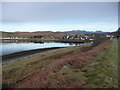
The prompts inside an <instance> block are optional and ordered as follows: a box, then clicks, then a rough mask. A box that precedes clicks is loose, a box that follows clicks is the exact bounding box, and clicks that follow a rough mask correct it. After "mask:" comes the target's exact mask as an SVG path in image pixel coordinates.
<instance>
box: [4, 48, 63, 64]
mask: <svg viewBox="0 0 120 90" xmlns="http://www.w3.org/2000/svg"><path fill="white" fill-rule="evenodd" d="M60 48H64V47H52V48H42V49H34V50H27V51H22V52H16V53H13V54H8V55H3V56H2V64H3V65H5V64H8V63H11V62H14V61H17V60H21V59H23V58H28V57H32V56H34V55H37V54H40V53H43V52H47V51H51V50H55V49H60Z"/></svg>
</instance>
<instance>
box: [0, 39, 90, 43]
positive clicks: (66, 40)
mask: <svg viewBox="0 0 120 90" xmlns="http://www.w3.org/2000/svg"><path fill="white" fill-rule="evenodd" d="M6 40H7V42H10V41H12V40H13V41H14V40H18V41H32V42H63V43H85V42H90V40H79V39H37V38H36V39H29V38H20V39H0V41H1V42H4V41H6Z"/></svg>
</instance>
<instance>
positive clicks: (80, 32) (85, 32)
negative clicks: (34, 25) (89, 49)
mask: <svg viewBox="0 0 120 90" xmlns="http://www.w3.org/2000/svg"><path fill="white" fill-rule="evenodd" d="M35 32H48V33H49V32H52V31H35ZM59 33H60V32H59ZM64 33H73V34H77V33H78V34H89V33H104V32H103V31H100V30H97V31H95V32H94V31H86V30H72V31H64Z"/></svg>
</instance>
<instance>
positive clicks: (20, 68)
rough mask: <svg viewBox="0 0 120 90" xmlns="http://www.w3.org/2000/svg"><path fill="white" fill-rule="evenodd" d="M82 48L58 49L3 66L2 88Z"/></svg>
mask: <svg viewBox="0 0 120 90" xmlns="http://www.w3.org/2000/svg"><path fill="white" fill-rule="evenodd" d="M82 47H83V46H78V47H68V48H63V49H58V50H55V51H51V52H45V53H42V54H40V55H36V56H33V57H30V58H25V59H23V60H20V61H15V62H13V63H10V64H7V65H4V66H3V87H4V86H5V87H7V86H11V85H13V84H15V83H17V82H18V81H20V80H22V79H24V78H25V77H28V76H29V75H32V74H33V73H35V72H40V71H41V69H43V68H46V67H47V66H48V65H49V64H50V63H53V62H55V61H56V60H57V59H60V58H62V57H63V56H65V55H67V54H70V53H72V52H74V51H76V50H78V49H80V48H82ZM85 47H86V46H85Z"/></svg>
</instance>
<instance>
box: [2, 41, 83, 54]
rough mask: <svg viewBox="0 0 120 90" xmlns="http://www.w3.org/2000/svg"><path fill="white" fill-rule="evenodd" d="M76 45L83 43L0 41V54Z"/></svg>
mask: <svg viewBox="0 0 120 90" xmlns="http://www.w3.org/2000/svg"><path fill="white" fill-rule="evenodd" d="M76 45H83V43H82V44H76V43H57V42H44V43H34V42H29V43H28V42H27V43H25V42H24V43H0V48H2V52H1V53H0V55H8V54H12V53H16V52H21V51H26V50H33V49H41V48H50V47H68V46H76ZM1 46H2V47H1Z"/></svg>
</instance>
